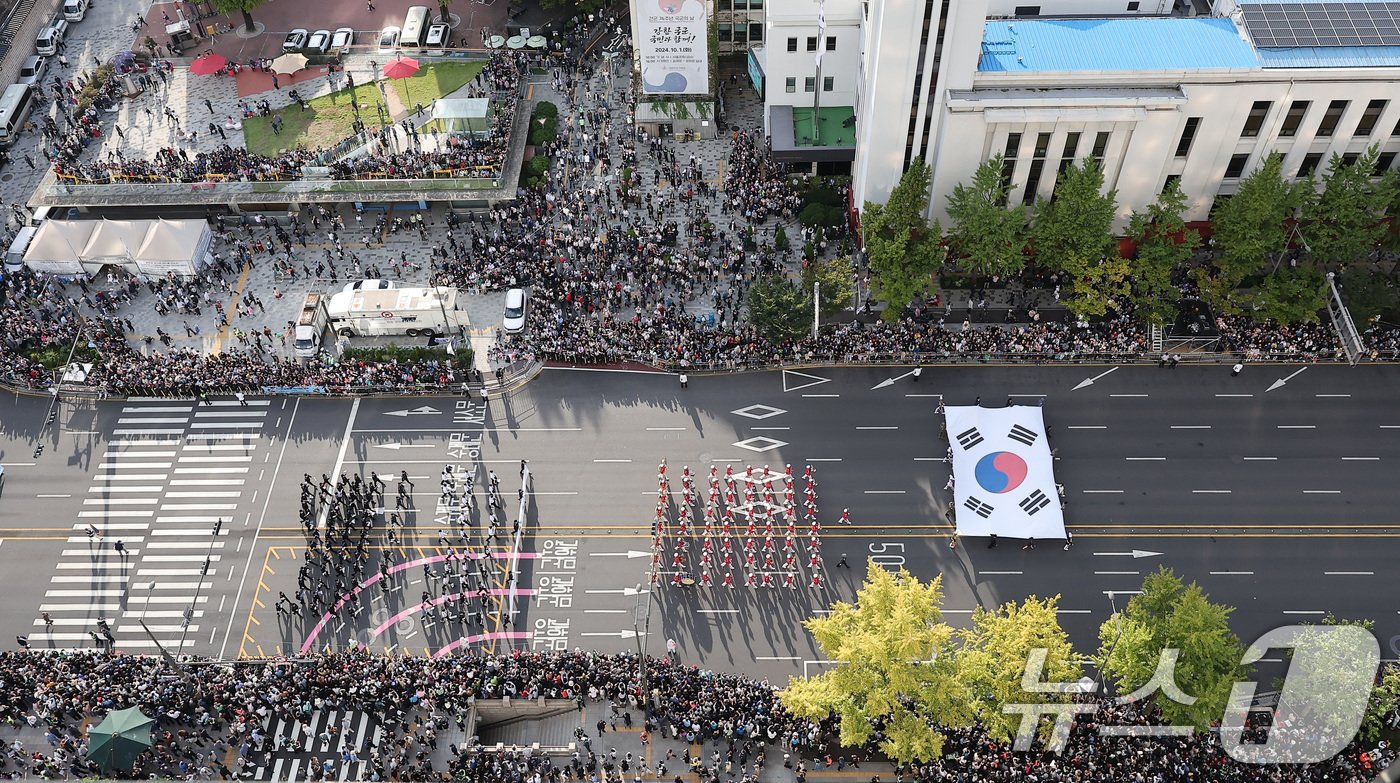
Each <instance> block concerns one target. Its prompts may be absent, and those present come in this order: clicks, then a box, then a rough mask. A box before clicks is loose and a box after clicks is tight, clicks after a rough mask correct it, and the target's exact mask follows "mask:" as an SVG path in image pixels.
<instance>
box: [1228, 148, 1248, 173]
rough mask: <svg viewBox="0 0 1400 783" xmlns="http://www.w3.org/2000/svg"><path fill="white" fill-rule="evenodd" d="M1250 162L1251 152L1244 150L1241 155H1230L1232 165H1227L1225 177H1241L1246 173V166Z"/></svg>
mask: <svg viewBox="0 0 1400 783" xmlns="http://www.w3.org/2000/svg"><path fill="white" fill-rule="evenodd" d="M1248 163H1249V153H1248V152H1242V153H1240V154H1239V155H1232V156H1230V165H1228V166H1226V167H1225V179H1239V178H1240V175H1241V174H1243V173H1244V167H1245V166H1246V165H1247V164H1248Z"/></svg>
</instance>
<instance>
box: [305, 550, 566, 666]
mask: <svg viewBox="0 0 1400 783" xmlns="http://www.w3.org/2000/svg"><path fill="white" fill-rule="evenodd" d="M539 556H540V553H539V552H521V553H520V555H519V557H520V559H521V560H535V559H537V558H539ZM510 557H511V554H510V553H509V552H492V553H491V559H493V560H508V559H510ZM467 558H468V559H470V560H480V559H481V555H479V554H476V553H472V554H469V555H467ZM446 559H447V555H433V556H431V557H422V558H419V559H417V560H409V561H407V562H403V563H399V564H398V565H396V566H394V567H393V568H390V569H389V573H391V574H397V573H398V572H400V571H403V570H404V569H407V568H413V567H415V566H421V565H427V564H429V563H441V562H442V561H444V560H446ZM382 578H383V575H382V574H380V573H379V572H375V573H374V574H372V575H371V576H370V578H368V579H366V580H365V581H363V582H361V583H359V584H358V585H355V587H354V588H353V589H351V590H350V592H348V593H345V594H344V595H342V596H341V597H340V598H339V599H338V600H337V601H336V602H335V605H334V607H333V608H332V609H331V610H330V611H328V612H326V613H325V614H324V615H322V616H321V620H320V622H318V623H316V627H315V628H312V629H311V633H310V634H309V635H308V636H307V637H306V641H304V642H302V643H301V654H302V655H305V654H307V653H309V652H311V647H312V645H314V644H315V643H316V639H317V637H319V636H320V635H321V632H322V631H324V630H325V628H326V626H327V625H329V624H330V622H331V620H333V619H335V612H336V610H338V609H340V607H342V606H344V605H345V602H346V601H348V600H349V599H350V596H352V595H359V594H360V593H361V592H363V591H365V590H367V589H369V588H371V587H373V586H374V585H375V584H377V583H378V582H379V580H380V579H382ZM534 592H535V591H534V590H517V591H516V594H517V595H533V594H534ZM491 594H492V595H505V594H506V593H505V592H504V591H498V590H492V591H491ZM419 606H422V604H419ZM400 614H402V613H400ZM380 628H381V630H382V628H383V626H380ZM379 633H380V631H375V634H374V635H375V636H378V635H379Z"/></svg>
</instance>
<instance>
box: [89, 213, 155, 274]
mask: <svg viewBox="0 0 1400 783" xmlns="http://www.w3.org/2000/svg"><path fill="white" fill-rule="evenodd" d="M150 227H151V226H150V221H148V220H108V219H106V218H103V219H102V222H101V223H100V224H98V226H97V230H96V231H94V232H92V237H91V238H90V239H88V242H87V244H86V245H84V246H83V252H82V260H83V263H84V264H88V265H102V264H122V265H129V264H131V263H132V262H133V261H134V260H135V258H136V251H137V249H138V248H140V247H141V243H142V242H143V241H144V240H145V238H146V232H147V231H149V230H150Z"/></svg>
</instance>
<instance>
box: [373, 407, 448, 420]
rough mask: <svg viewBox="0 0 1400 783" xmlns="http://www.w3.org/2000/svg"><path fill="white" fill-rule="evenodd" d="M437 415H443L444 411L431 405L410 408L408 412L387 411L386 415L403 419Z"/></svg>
mask: <svg viewBox="0 0 1400 783" xmlns="http://www.w3.org/2000/svg"><path fill="white" fill-rule="evenodd" d="M435 413H442V411H440V410H438V409H437V408H434V407H432V406H429V405H423V406H420V407H417V408H408V409H406V410H401V411H385V412H384V415H386V416H398V417H400V418H402V417H404V416H432V415H433V414H435Z"/></svg>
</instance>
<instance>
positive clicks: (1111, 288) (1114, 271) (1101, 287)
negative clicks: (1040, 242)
mask: <svg viewBox="0 0 1400 783" xmlns="http://www.w3.org/2000/svg"><path fill="white" fill-rule="evenodd" d="M1060 268H1061V269H1063V270H1064V271H1065V272H1066V273H1068V274H1069V293H1068V295H1066V296H1063V297H1061V298H1060V302H1061V303H1062V304H1064V306H1065V309H1066V310H1068V311H1070V312H1071V313H1073V314H1074V315H1075V316H1076V317H1079V318H1087V317H1089V316H1094V315H1103V314H1105V313H1107V312H1108V311H1109V310H1114V309H1116V308H1117V306H1118V301H1119V300H1120V299H1123V298H1125V297H1127V296H1128V294H1129V293H1130V292H1131V288H1132V286H1131V285H1129V282H1128V275H1129V273H1130V271H1131V270H1130V265H1129V263H1128V262H1127V261H1125V260H1124V259H1123V258H1122V257H1121V256H1119V255H1118V254H1117V253H1114V254H1113V255H1111V256H1108V257H1107V258H1099V259H1096V260H1088V259H1085V258H1083V257H1081V256H1078V255H1069V256H1066V257H1065V258H1064V262H1063V263H1062V264H1061V265H1060Z"/></svg>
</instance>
